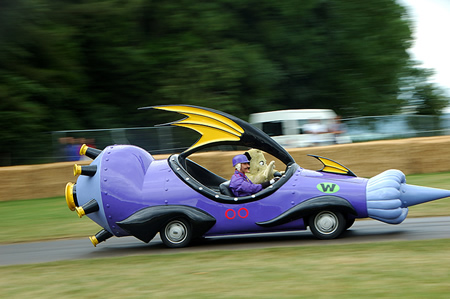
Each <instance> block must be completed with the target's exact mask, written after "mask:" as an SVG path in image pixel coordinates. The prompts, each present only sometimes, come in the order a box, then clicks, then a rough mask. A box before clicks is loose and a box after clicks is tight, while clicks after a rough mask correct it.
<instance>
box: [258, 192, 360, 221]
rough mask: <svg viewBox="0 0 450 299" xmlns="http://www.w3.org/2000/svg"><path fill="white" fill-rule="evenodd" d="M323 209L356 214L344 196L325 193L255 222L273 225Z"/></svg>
mask: <svg viewBox="0 0 450 299" xmlns="http://www.w3.org/2000/svg"><path fill="white" fill-rule="evenodd" d="M323 210H334V211H340V212H344V213H350V214H353V215H356V214H357V213H356V210H355V208H354V207H353V206H352V204H351V203H350V202H348V201H347V200H346V199H345V198H342V197H337V196H329V195H327V196H320V197H315V198H311V199H308V200H306V201H304V202H301V203H299V204H298V205H296V206H295V207H292V208H290V209H289V210H287V211H285V212H284V213H282V214H280V215H278V216H277V217H275V218H273V219H271V220H267V221H263V222H257V223H256V224H257V225H259V226H262V227H273V226H277V225H282V224H285V223H289V222H291V221H294V220H297V219H300V218H304V217H305V216H309V215H311V214H313V213H316V212H319V211H323Z"/></svg>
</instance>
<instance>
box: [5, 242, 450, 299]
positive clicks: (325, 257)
mask: <svg viewBox="0 0 450 299" xmlns="http://www.w3.org/2000/svg"><path fill="white" fill-rule="evenodd" d="M449 247H450V239H445V240H433V241H410V242H392V243H371V244H352V245H336V246H308V247H304V246H301V247H289V248H269V249H258V250H237V251H212V252H201V253H182V254H169V255H147V256H146V255H142V256H129V257H121V258H105V259H94V260H89V262H86V261H65V262H52V263H45V264H34V265H20V266H4V267H0V277H2V279H1V280H0V289H1V290H2V291H1V292H2V298H89V297H98V298H303V297H305V298H448V294H449V293H450V284H449V281H448V279H449V277H450V255H449V254H448V252H449V251H448V250H449Z"/></svg>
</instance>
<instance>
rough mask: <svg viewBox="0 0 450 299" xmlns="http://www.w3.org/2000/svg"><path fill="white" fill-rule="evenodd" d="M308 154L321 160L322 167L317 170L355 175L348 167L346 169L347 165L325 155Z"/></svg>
mask: <svg viewBox="0 0 450 299" xmlns="http://www.w3.org/2000/svg"><path fill="white" fill-rule="evenodd" d="M308 156H311V157H314V158H316V159H317V160H319V161H320V162H322V164H323V168H322V169H320V170H319V171H323V172H329V173H337V174H343V175H348V176H354V177H356V174H354V173H353V171H351V170H350V169H348V168H347V167H345V166H344V165H342V164H340V163H338V162H336V161H333V160H330V159H328V158H325V157H321V156H316V155H308Z"/></svg>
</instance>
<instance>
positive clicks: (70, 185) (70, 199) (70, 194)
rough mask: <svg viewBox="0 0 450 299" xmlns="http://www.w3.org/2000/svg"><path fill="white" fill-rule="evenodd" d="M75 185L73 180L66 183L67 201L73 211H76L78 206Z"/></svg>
mask: <svg viewBox="0 0 450 299" xmlns="http://www.w3.org/2000/svg"><path fill="white" fill-rule="evenodd" d="M73 186H74V183H71V182H69V183H67V184H66V203H67V206H68V207H69V209H70V210H71V211H75V208H76V206H75V200H74V199H73Z"/></svg>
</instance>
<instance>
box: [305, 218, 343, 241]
mask: <svg viewBox="0 0 450 299" xmlns="http://www.w3.org/2000/svg"><path fill="white" fill-rule="evenodd" d="M346 227H347V221H345V218H344V216H343V215H342V213H340V212H335V211H320V212H319V213H317V214H315V215H313V216H312V217H310V218H309V228H310V230H311V232H312V233H313V235H314V236H315V237H316V238H318V239H321V240H331V239H334V238H337V237H339V235H340V234H342V232H343V231H344V230H345V229H346Z"/></svg>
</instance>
